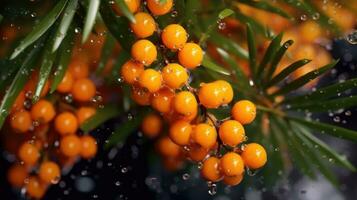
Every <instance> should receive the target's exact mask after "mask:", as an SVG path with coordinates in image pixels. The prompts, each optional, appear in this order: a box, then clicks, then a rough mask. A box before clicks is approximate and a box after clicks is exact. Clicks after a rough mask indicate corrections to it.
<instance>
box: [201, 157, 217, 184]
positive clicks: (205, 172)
mask: <svg viewBox="0 0 357 200" xmlns="http://www.w3.org/2000/svg"><path fill="white" fill-rule="evenodd" d="M201 175H202V176H203V178H205V179H206V180H208V181H212V182H217V181H219V180H220V179H221V178H222V173H221V171H220V169H219V159H218V158H216V157H214V156H212V157H209V158H208V159H207V160H205V161H204V162H203V165H202V169H201Z"/></svg>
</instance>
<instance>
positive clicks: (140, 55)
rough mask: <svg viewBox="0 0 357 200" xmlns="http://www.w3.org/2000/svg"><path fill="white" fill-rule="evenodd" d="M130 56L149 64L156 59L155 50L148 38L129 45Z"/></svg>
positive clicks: (146, 64)
mask: <svg viewBox="0 0 357 200" xmlns="http://www.w3.org/2000/svg"><path fill="white" fill-rule="evenodd" d="M131 56H132V57H133V58H134V59H135V60H136V61H138V62H140V63H142V64H144V65H145V66H149V65H151V64H152V63H153V62H154V61H155V60H156V57H157V50H156V47H155V45H154V44H153V43H152V42H150V41H149V40H138V41H136V42H135V43H134V44H133V46H132V47H131Z"/></svg>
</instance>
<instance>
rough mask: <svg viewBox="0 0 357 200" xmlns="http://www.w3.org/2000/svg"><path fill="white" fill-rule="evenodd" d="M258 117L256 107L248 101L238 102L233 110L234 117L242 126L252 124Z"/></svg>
mask: <svg viewBox="0 0 357 200" xmlns="http://www.w3.org/2000/svg"><path fill="white" fill-rule="evenodd" d="M255 115H256V108H255V105H254V104H253V103H252V102H251V101H248V100H242V101H238V102H237V103H235V104H234V106H233V108H232V117H233V118H234V119H235V120H237V121H239V122H240V123H241V124H243V125H245V124H250V123H251V122H252V121H253V120H254V119H255Z"/></svg>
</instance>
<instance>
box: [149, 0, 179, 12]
mask: <svg viewBox="0 0 357 200" xmlns="http://www.w3.org/2000/svg"><path fill="white" fill-rule="evenodd" d="M146 2H147V6H148V8H149V10H150V12H151V13H152V14H153V15H165V14H167V13H169V12H170V10H171V9H172V6H173V1H172V0H166V1H165V2H161V1H159V0H147V1H146Z"/></svg>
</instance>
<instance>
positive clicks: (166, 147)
mask: <svg viewBox="0 0 357 200" xmlns="http://www.w3.org/2000/svg"><path fill="white" fill-rule="evenodd" d="M157 149H158V151H159V152H160V153H161V154H162V155H163V156H167V157H176V156H178V155H179V154H180V146H178V145H177V144H175V143H174V142H173V141H172V140H171V139H170V138H169V137H167V136H165V137H163V138H161V139H160V140H159V141H158V142H157Z"/></svg>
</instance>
